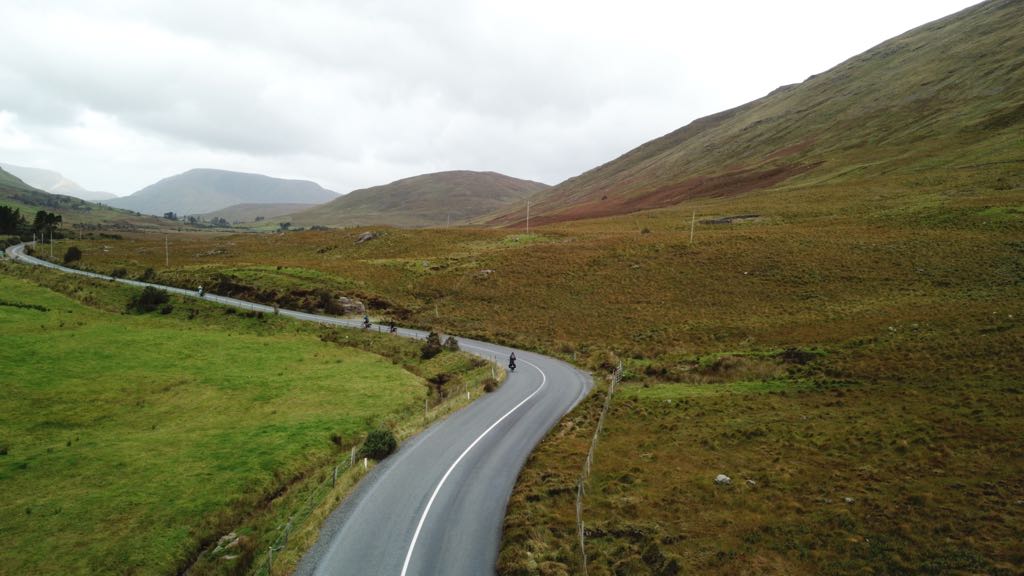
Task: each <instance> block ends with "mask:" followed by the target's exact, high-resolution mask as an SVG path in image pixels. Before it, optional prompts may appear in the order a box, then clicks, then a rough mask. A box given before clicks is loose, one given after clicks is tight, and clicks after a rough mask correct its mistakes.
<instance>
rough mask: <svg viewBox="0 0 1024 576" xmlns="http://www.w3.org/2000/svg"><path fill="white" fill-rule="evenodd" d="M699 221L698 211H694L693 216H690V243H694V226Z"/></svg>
mask: <svg viewBox="0 0 1024 576" xmlns="http://www.w3.org/2000/svg"><path fill="white" fill-rule="evenodd" d="M696 223H697V211H696V210H694V211H693V216H692V217H691V218H690V244H693V227H694V225H695V224H696Z"/></svg>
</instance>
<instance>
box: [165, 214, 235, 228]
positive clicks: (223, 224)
mask: <svg viewBox="0 0 1024 576" xmlns="http://www.w3.org/2000/svg"><path fill="white" fill-rule="evenodd" d="M164 218H166V219H167V220H174V221H175V222H177V221H178V220H181V221H182V222H185V223H187V224H191V225H193V226H213V227H217V228H230V227H231V223H230V222H228V221H227V218H221V217H220V216H215V217H213V218H212V219H211V220H210V221H209V222H205V221H204V220H203V219H202V218H200V217H199V216H181V217H179V216H178V215H177V214H175V213H174V212H164Z"/></svg>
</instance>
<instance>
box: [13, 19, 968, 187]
mask: <svg viewBox="0 0 1024 576" xmlns="http://www.w3.org/2000/svg"><path fill="white" fill-rule="evenodd" d="M969 4H971V2H970V1H969V0H966V1H965V0H913V1H910V0H907V1H904V2H899V3H895V2H882V1H881V0H865V1H862V2H858V3H856V4H854V3H844V4H837V3H832V2H811V1H807V0H781V1H779V2H772V3H765V2H753V1H751V2H732V3H721V2H717V3H701V4H696V3H693V2H685V3H684V2H678V3H670V2H660V1H653V0H636V1H634V2H631V3H628V4H626V3H622V2H604V1H592V2H584V1H582V0H579V1H563V2H548V1H544V2H542V1H540V0H521V1H518V2H504V3H498V2H470V1H468V0H457V1H453V2H446V3H444V4H443V5H439V4H435V3H426V2H414V1H411V0H410V1H375V2H370V1H365V2H344V3H334V2H327V1H324V2H317V1H312V0H299V1H292V2H287V1H283V0H249V1H241V0H230V1H218V2H213V3H211V2H200V1H195V0H179V1H148V2H147V1H138V2H127V1H125V2H115V1H101V0H95V1H87V0H76V1H65V2H61V1H49V2H39V1H23V0H13V1H12V2H8V3H6V4H5V10H4V17H3V18H2V19H0V137H2V140H0V154H2V159H3V160H5V161H9V162H12V163H17V164H22V165H34V166H39V167H44V168H50V169H55V170H58V171H61V172H63V173H65V174H66V175H67V176H69V177H71V178H73V179H75V180H76V181H79V182H81V183H82V184H83V185H85V186H87V187H89V188H93V189H106V190H110V191H113V192H115V193H121V194H126V193H130V192H133V191H134V190H136V189H138V188H141V187H143V186H145V185H147V184H150V183H152V182H154V181H156V180H158V179H159V178H162V177H165V176H169V175H171V174H174V173H177V172H181V171H184V170H187V169H189V168H192V167H217V168H225V169H235V170H247V171H255V172H261V173H265V174H270V175H274V176H282V177H299V178H309V179H313V180H316V181H318V182H320V183H321V184H324V185H325V186H328V187H330V188H333V189H335V190H338V191H342V192H345V191H348V190H351V189H355V188H360V187H365V186H371V185H376V184H381V183H385V182H389V181H391V180H395V179H398V178H403V177H406V176H410V175H414V174H417V173H422V172H425V171H431V170H442V169H457V168H466V169H477V170H496V171H500V172H505V173H508V174H510V175H513V176H518V177H523V178H531V179H535V180H542V181H547V182H551V183H554V182H557V181H560V180H562V179H564V178H567V177H570V176H573V175H575V174H577V173H579V172H581V171H583V170H586V169H588V168H591V167H593V166H595V165H597V164H599V163H602V162H605V161H607V160H610V159H611V158H614V157H615V156H618V155H619V154H621V153H623V152H625V151H626V150H628V149H629V148H631V147H633V146H636V145H638V144H640V143H642V142H644V141H646V140H648V139H650V138H653V137H656V136H659V135H661V134H664V133H666V132H669V131H671V130H674V129H675V128H678V127H679V126H681V125H683V124H685V123H686V122H689V121H690V120H693V119H694V118H697V117H699V116H703V115H706V114H709V113H713V112H716V111H719V110H722V109H725V108H728V107H732V106H736V105H739V104H742V103H743V102H746V101H748V100H751V99H753V98H756V97H759V96H761V95H763V94H765V93H767V92H769V91H770V90H772V89H773V88H775V87H777V86H779V85H781V84H787V83H792V82H797V81H800V80H803V79H804V78H806V77H807V76H809V75H810V74H813V73H817V72H821V71H823V70H825V69H827V68H829V67H831V66H833V65H835V64H838V63H839V62H840V61H842V60H844V59H846V58H848V57H850V56H853V55H855V54H857V53H859V52H861V51H863V50H865V49H867V48H869V47H871V46H872V45H874V44H877V43H878V42H881V41H883V40H885V39H886V38H888V37H891V36H894V35H896V34H899V33H900V32H903V31H904V30H906V29H909V28H911V27H914V26H917V25H920V24H923V23H925V22H927V21H929V20H932V19H934V18H937V17H940V16H942V15H945V14H947V13H950V12H953V11H955V10H957V9H960V8H963V7H966V6H967V5H969Z"/></svg>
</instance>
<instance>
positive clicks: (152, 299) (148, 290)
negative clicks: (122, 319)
mask: <svg viewBox="0 0 1024 576" xmlns="http://www.w3.org/2000/svg"><path fill="white" fill-rule="evenodd" d="M170 300H171V297H170V295H169V294H168V293H167V291H166V290H160V289H159V288H154V287H152V286H146V287H145V288H143V289H142V292H139V293H138V294H136V295H134V296H132V299H131V301H129V302H128V311H129V312H135V313H138V314H145V313H146V312H152V311H154V310H156V309H158V308H160V307H161V306H163V307H164V309H165V310H166V309H168V308H170V307H169V306H164V305H165V304H167V303H168V302H170ZM168 312H170V310H168ZM168 312H163V313H164V314H166V313H168Z"/></svg>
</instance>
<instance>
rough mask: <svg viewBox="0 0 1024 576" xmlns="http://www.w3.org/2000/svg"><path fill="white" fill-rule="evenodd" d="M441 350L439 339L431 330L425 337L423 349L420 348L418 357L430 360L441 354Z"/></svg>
mask: <svg viewBox="0 0 1024 576" xmlns="http://www.w3.org/2000/svg"><path fill="white" fill-rule="evenodd" d="M441 350H443V348H442V347H441V337H440V336H438V335H437V332H434V331H433V330H431V331H430V334H428V335H427V340H426V341H425V342H424V343H423V347H422V348H420V357H421V358H423V359H424V360H430V359H431V358H433V357H434V356H437V355H438V354H440V353H441Z"/></svg>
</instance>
